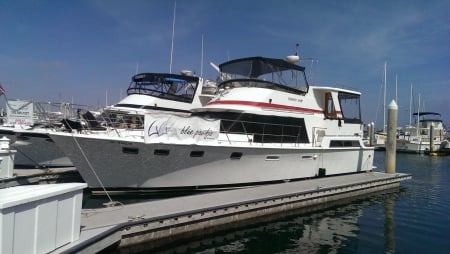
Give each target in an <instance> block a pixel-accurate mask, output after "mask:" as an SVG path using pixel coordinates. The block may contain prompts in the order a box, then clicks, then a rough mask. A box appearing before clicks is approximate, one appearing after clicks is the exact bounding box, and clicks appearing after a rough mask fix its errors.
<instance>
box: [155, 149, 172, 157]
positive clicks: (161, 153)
mask: <svg viewBox="0 0 450 254" xmlns="http://www.w3.org/2000/svg"><path fill="white" fill-rule="evenodd" d="M169 153H170V150H168V149H155V151H154V152H153V154H154V155H159V156H167V155H169Z"/></svg>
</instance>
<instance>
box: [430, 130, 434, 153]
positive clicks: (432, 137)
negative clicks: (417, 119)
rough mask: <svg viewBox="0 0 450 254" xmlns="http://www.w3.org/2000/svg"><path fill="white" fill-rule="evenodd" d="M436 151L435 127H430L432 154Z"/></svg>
mask: <svg viewBox="0 0 450 254" xmlns="http://www.w3.org/2000/svg"><path fill="white" fill-rule="evenodd" d="M433 151H434V125H433V124H431V125H430V153H431V152H433Z"/></svg>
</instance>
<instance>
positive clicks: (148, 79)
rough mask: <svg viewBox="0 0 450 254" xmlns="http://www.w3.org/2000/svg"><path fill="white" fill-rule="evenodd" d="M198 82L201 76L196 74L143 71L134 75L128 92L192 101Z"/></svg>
mask: <svg viewBox="0 0 450 254" xmlns="http://www.w3.org/2000/svg"><path fill="white" fill-rule="evenodd" d="M198 83H199V78H198V77H194V76H185V75H177V74H161V73H143V74H138V75H135V76H134V77H133V79H132V82H131V83H130V86H129V87H128V90H127V93H128V95H130V94H143V95H149V96H154V97H159V98H164V99H168V100H175V101H181V102H187V103H191V102H192V100H193V98H194V94H195V92H196V90H197V86H198Z"/></svg>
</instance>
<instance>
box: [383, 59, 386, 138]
mask: <svg viewBox="0 0 450 254" xmlns="http://www.w3.org/2000/svg"><path fill="white" fill-rule="evenodd" d="M386 66H387V62H386V61H385V62H384V102H383V133H385V132H386V75H387V74H386V72H387V71H386Z"/></svg>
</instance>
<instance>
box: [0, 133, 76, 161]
mask: <svg viewBox="0 0 450 254" xmlns="http://www.w3.org/2000/svg"><path fill="white" fill-rule="evenodd" d="M46 132H47V130H45V131H44V130H14V129H12V128H11V129H9V130H8V129H2V130H1V131H0V133H1V134H2V136H6V137H7V138H9V139H10V140H11V145H10V146H11V149H14V150H16V151H17V152H16V154H15V157H14V165H15V166H18V167H27V168H28V167H29V168H46V167H71V166H73V163H72V161H70V159H69V158H68V157H67V156H65V154H64V153H63V152H62V151H61V150H60V149H59V147H58V146H57V145H56V144H55V142H53V140H52V139H51V138H50V136H48V135H47V134H46Z"/></svg>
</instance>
